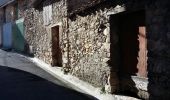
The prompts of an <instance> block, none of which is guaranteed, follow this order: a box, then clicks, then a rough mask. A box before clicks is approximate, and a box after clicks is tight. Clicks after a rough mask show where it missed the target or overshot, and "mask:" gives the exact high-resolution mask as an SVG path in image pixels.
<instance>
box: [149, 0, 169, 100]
mask: <svg viewBox="0 0 170 100" xmlns="http://www.w3.org/2000/svg"><path fill="white" fill-rule="evenodd" d="M169 6H170V2H169V1H168V0H163V1H160V0H155V1H151V2H149V3H148V5H147V13H146V14H147V15H146V16H147V23H148V25H147V27H148V29H147V33H148V78H149V86H148V91H149V93H150V99H151V100H161V99H162V100H169V99H170V63H169V57H170V52H169V50H170V46H169V40H170V35H169V33H170V19H169V18H170V13H169V12H170V9H169Z"/></svg>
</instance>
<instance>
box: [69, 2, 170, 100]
mask: <svg viewBox="0 0 170 100" xmlns="http://www.w3.org/2000/svg"><path fill="white" fill-rule="evenodd" d="M77 3H78V4H77ZM169 6H170V3H169V2H168V0H163V1H159V0H154V1H153V0H141V1H139V0H122V1H119V0H79V2H77V0H69V1H68V15H69V58H70V59H69V60H70V61H69V62H70V63H69V65H70V67H71V70H70V72H71V73H72V74H73V75H76V76H77V77H79V78H80V79H83V80H85V81H88V82H90V83H92V84H93V85H95V86H100V87H104V86H105V87H106V86H107V85H110V86H111V91H110V92H113V93H114V92H117V91H126V90H130V91H133V92H136V93H138V95H139V96H140V97H142V98H148V94H147V91H148V92H149V94H150V95H149V98H150V99H153V100H155V99H156V100H159V99H165V100H168V99H169V98H170V97H169V94H170V92H169V81H168V78H169V76H170V75H169V67H168V66H169V60H168V57H169V56H168V55H169V53H168V51H169V49H168V48H169V46H168V40H169V39H168V34H169V29H170V27H169V24H170V21H169V19H168V17H170V15H169V14H170V13H169V10H170V8H169ZM107 79H109V80H108V81H107ZM160 91H162V92H161V93H160Z"/></svg>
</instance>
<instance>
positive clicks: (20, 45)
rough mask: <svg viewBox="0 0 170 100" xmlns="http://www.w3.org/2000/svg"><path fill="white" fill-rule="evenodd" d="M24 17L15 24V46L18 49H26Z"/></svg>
mask: <svg viewBox="0 0 170 100" xmlns="http://www.w3.org/2000/svg"><path fill="white" fill-rule="evenodd" d="M24 42H25V41H24V19H19V20H17V21H16V22H15V24H14V26H13V47H14V49H15V50H16V51H24V44H25V43H24Z"/></svg>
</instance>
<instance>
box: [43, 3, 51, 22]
mask: <svg viewBox="0 0 170 100" xmlns="http://www.w3.org/2000/svg"><path fill="white" fill-rule="evenodd" d="M43 21H44V25H49V24H50V23H51V21H52V5H45V6H44V7H43Z"/></svg>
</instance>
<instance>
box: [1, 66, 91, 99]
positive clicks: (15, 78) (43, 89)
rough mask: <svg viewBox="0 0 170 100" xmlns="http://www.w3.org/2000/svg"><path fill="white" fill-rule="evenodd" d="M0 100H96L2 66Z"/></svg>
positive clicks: (26, 73)
mask: <svg viewBox="0 0 170 100" xmlns="http://www.w3.org/2000/svg"><path fill="white" fill-rule="evenodd" d="M0 100H94V98H91V97H89V96H87V95H85V94H82V93H79V92H76V91H74V90H71V89H68V88H65V87H63V86H60V85H56V84H53V83H52V82H49V81H47V80H45V79H43V78H40V77H38V76H35V75H33V74H31V73H28V72H24V71H21V70H17V69H13V68H8V67H6V66H0Z"/></svg>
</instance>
